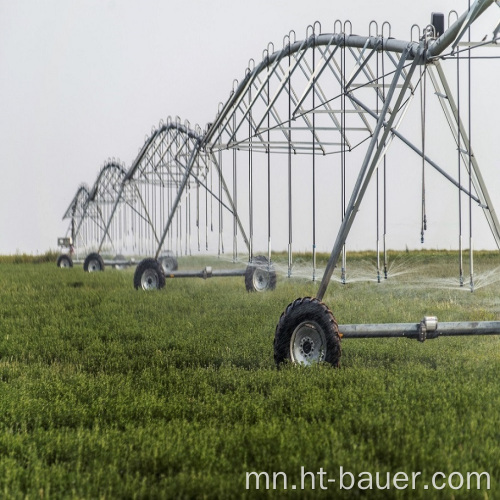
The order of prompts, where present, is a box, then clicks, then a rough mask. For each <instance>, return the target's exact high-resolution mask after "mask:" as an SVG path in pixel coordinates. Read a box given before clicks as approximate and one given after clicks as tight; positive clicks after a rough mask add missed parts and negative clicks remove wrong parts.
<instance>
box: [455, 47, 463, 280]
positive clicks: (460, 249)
mask: <svg viewBox="0 0 500 500" xmlns="http://www.w3.org/2000/svg"><path fill="white" fill-rule="evenodd" d="M456 57H457V155H458V184H459V186H461V185H462V153H461V147H462V134H461V131H460V121H461V116H460V52H458V53H457V55H456ZM458 266H459V283H460V286H461V287H463V286H464V263H463V243H462V191H461V190H460V189H458Z"/></svg>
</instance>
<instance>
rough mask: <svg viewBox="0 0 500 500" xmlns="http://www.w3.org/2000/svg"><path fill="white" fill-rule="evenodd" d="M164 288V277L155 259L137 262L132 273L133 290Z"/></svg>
mask: <svg viewBox="0 0 500 500" xmlns="http://www.w3.org/2000/svg"><path fill="white" fill-rule="evenodd" d="M164 286H165V275H164V274H163V269H162V267H161V265H160V263H159V262H158V261H157V260H156V259H144V260H142V261H141V262H139V265H138V266H137V268H136V269H135V273H134V288H135V289H136V290H138V289H139V288H141V289H142V290H159V289H160V288H163V287H164Z"/></svg>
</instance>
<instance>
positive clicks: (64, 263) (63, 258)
mask: <svg viewBox="0 0 500 500" xmlns="http://www.w3.org/2000/svg"><path fill="white" fill-rule="evenodd" d="M57 267H73V259H72V258H71V257H70V256H69V255H68V254H65V253H64V254H62V255H59V257H57Z"/></svg>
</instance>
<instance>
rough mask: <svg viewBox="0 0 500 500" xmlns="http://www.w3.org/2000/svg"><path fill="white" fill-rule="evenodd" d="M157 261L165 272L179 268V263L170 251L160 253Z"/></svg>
mask: <svg viewBox="0 0 500 500" xmlns="http://www.w3.org/2000/svg"><path fill="white" fill-rule="evenodd" d="M158 262H159V263H160V265H161V267H162V269H163V272H164V273H165V274H168V273H169V272H171V271H177V269H178V268H179V263H178V262H177V259H176V258H175V256H174V254H172V252H166V253H165V254H163V255H160V258H159V259H158Z"/></svg>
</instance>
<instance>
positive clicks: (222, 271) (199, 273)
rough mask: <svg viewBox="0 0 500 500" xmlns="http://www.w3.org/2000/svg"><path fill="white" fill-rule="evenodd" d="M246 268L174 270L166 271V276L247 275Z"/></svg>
mask: <svg viewBox="0 0 500 500" xmlns="http://www.w3.org/2000/svg"><path fill="white" fill-rule="evenodd" d="M245 272H246V269H211V268H208V267H207V268H205V269H202V270H201V271H172V272H169V273H165V278H203V279H207V278H221V277H222V278H227V277H231V276H245Z"/></svg>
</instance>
